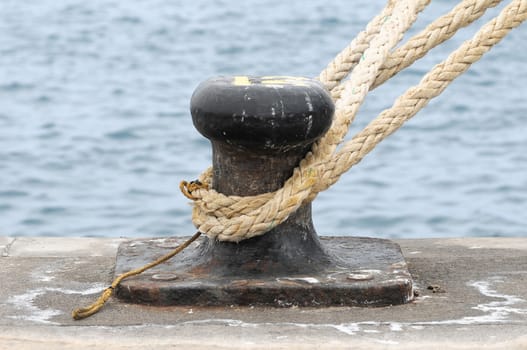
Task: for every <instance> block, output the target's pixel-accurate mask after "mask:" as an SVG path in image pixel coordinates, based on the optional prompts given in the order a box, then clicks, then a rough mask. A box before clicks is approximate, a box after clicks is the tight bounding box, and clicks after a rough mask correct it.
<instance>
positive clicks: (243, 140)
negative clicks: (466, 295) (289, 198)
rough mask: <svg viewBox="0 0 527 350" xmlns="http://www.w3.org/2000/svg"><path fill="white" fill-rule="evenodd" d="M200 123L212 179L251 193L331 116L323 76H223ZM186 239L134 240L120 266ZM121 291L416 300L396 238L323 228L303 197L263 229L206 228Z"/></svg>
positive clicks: (294, 300)
mask: <svg viewBox="0 0 527 350" xmlns="http://www.w3.org/2000/svg"><path fill="white" fill-rule="evenodd" d="M191 112H192V118H193V121H194V125H195V126H196V128H197V129H198V131H200V132H201V133H202V134H203V135H204V136H205V137H207V138H208V139H209V140H210V141H211V143H212V149H213V179H212V187H213V188H214V189H215V190H217V191H218V192H220V193H223V194H226V195H239V196H249V195H256V194H261V193H266V192H271V191H275V190H277V189H279V188H280V187H281V186H282V185H283V183H284V182H285V181H286V180H287V179H288V178H289V177H290V176H291V175H292V173H293V169H294V168H295V167H296V166H297V165H298V164H299V162H300V160H301V159H302V158H304V156H305V155H306V153H307V152H308V151H309V150H310V148H311V146H312V144H313V142H315V141H316V140H317V139H319V138H320V137H322V135H323V134H324V133H325V132H326V131H327V130H328V128H329V127H330V125H331V121H332V115H333V112H334V106H333V103H332V101H331V98H330V96H329V95H328V94H327V92H326V91H325V90H324V88H323V87H322V85H321V84H320V83H318V82H317V81H315V80H311V79H305V78H294V77H245V76H241V77H240V76H238V77H220V78H215V79H210V80H208V81H205V82H204V83H202V84H201V85H200V86H199V87H198V88H197V89H196V91H195V92H194V95H193V97H192V101H191ZM181 241H182V239H180V238H167V239H150V240H148V239H145V240H133V241H130V242H125V243H123V244H122V245H121V246H120V248H119V251H118V255H117V263H116V271H115V273H116V275H119V274H120V273H123V272H125V271H127V270H130V269H131V268H133V267H136V266H141V265H142V264H144V263H145V262H148V261H152V260H154V259H155V258H156V257H158V256H160V255H162V254H163V253H165V252H166V251H167V250H169V249H170V248H173V247H174V246H176V245H177V244H179V243H180V242H181ZM117 296H118V297H119V298H121V299H123V300H127V301H131V302H139V303H148V304H158V305H232V304H237V305H277V306H292V305H306V306H307V305H310V306H318V305H377V306H381V305H389V304H401V303H405V302H408V301H409V300H411V299H412V279H411V276H410V274H409V272H408V270H407V267H406V263H405V262H404V258H403V256H402V254H401V251H400V248H399V246H398V245H397V244H396V243H394V242H391V241H388V240H383V239H374V238H364V237H322V238H321V239H319V237H318V236H317V234H316V232H315V229H314V227H313V223H312V218H311V204H310V203H308V204H303V205H302V206H301V207H300V208H299V209H298V210H297V211H296V212H295V213H293V214H292V215H290V217H289V218H288V219H287V220H286V221H285V222H283V223H282V224H280V225H278V226H276V227H274V228H273V229H271V230H270V231H269V232H267V233H266V234H264V235H262V236H258V237H253V238H250V239H246V240H243V241H240V242H238V243H234V242H221V241H218V240H216V239H211V238H208V237H204V238H203V239H201V240H200V241H199V242H197V243H195V244H193V245H192V246H191V247H189V248H188V249H187V250H185V251H183V252H182V253H181V254H180V255H178V256H176V257H175V258H174V259H173V260H171V261H170V262H168V263H166V264H163V265H160V266H157V267H155V268H154V269H152V271H149V273H148V274H146V273H144V274H143V275H140V276H136V277H133V278H129V279H127V280H125V281H123V282H122V283H121V285H120V286H119V288H118V290H117Z"/></svg>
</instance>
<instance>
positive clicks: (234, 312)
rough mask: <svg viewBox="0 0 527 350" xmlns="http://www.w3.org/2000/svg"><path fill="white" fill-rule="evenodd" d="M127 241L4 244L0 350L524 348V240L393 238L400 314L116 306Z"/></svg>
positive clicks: (395, 309)
mask: <svg viewBox="0 0 527 350" xmlns="http://www.w3.org/2000/svg"><path fill="white" fill-rule="evenodd" d="M122 241H123V239H104V238H103V239H100V238H41V237H21V238H10V237H0V278H1V283H0V306H1V307H0V349H59V350H61V349H72V348H75V349H95V348H104V349H107V350H111V349H142V350H144V349H156V350H159V349H172V348H181V349H209V348H215V349H233V348H242V349H350V348H353V349H438V348H443V349H480V348H484V349H527V238H460V239H419V240H397V243H399V244H400V245H401V248H402V250H403V254H404V256H405V258H406V261H407V263H408V265H409V270H410V272H411V273H412V276H413V278H414V283H415V285H416V294H417V296H416V298H415V300H414V301H413V302H412V303H410V304H406V305H400V306H391V307H381V308H360V307H330V308H297V307H294V308H264V307H237V306H231V307H205V308H200V307H149V306H142V305H134V304H126V303H122V302H119V301H118V300H116V299H111V300H110V302H109V303H108V304H107V305H106V306H105V307H104V308H103V309H102V310H101V312H99V313H98V314H96V315H94V316H92V317H90V318H88V319H85V320H82V321H73V320H72V319H71V316H70V314H71V310H72V309H74V308H76V307H79V306H86V305H88V304H90V303H91V302H93V301H94V300H95V298H96V297H97V296H98V295H99V293H100V292H101V291H102V289H104V288H105V287H107V286H108V285H109V284H110V283H111V279H112V274H113V269H114V266H115V255H116V250H117V247H118V245H119V243H120V242H122Z"/></svg>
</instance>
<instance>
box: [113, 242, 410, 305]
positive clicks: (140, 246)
mask: <svg viewBox="0 0 527 350" xmlns="http://www.w3.org/2000/svg"><path fill="white" fill-rule="evenodd" d="M185 239H186V237H171V238H157V239H134V240H131V241H127V242H123V243H122V244H121V245H120V246H119V250H118V252H117V261H116V268H115V276H118V275H120V274H122V273H125V272H127V271H129V270H132V269H135V268H138V267H141V266H143V265H145V264H147V263H149V262H151V261H154V260H155V259H157V258H159V257H160V256H162V255H164V254H167V253H168V252H170V251H171V250H172V249H174V248H175V247H177V246H178V245H179V244H181V243H183V242H184V241H185ZM204 239H206V238H201V239H199V240H198V241H196V242H194V243H193V244H192V245H190V246H189V247H188V248H187V249H185V250H184V251H183V252H181V253H180V254H179V255H177V256H175V257H174V258H172V259H171V260H169V261H168V262H165V263H164V264H161V265H159V266H156V267H154V268H152V269H151V270H148V271H146V272H144V273H143V274H141V275H139V276H134V277H130V278H128V279H126V280H124V281H123V282H121V284H120V285H119V287H118V288H117V293H116V295H117V297H118V298H119V299H121V300H123V301H128V302H133V303H140V304H148V305H162V306H168V305H192V306H209V305H210V306H212V305H217V306H219V305H269V306H281V307H287V306H330V305H356V306H386V305H396V304H404V303H407V302H409V301H411V300H412V298H413V290H412V285H413V282H412V277H411V275H410V273H409V272H408V269H407V265H406V262H405V260H404V257H403V255H402V252H401V249H400V247H399V245H398V244H397V243H395V242H393V241H390V240H386V239H378V238H368V237H320V241H321V243H322V246H323V248H324V250H325V251H326V252H327V253H328V254H329V255H330V256H332V257H333V258H334V260H335V261H336V264H334V265H332V266H329V267H325V268H323V269H321V270H319V271H314V272H313V273H309V274H280V275H277V274H274V275H262V274H255V275H253V276H251V275H243V276H230V275H228V274H215V273H214V271H211V270H208V271H207V269H202V268H199V266H198V267H196V266H193V262H194V263H195V261H196V256H197V255H199V253H198V252H199V250H200V245H202V244H203V241H204ZM306 259H308V257H306Z"/></svg>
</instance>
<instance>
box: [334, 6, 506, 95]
mask: <svg viewBox="0 0 527 350" xmlns="http://www.w3.org/2000/svg"><path fill="white" fill-rule="evenodd" d="M500 2H501V0H465V1H463V2H461V3H460V4H458V5H457V6H455V7H454V8H453V9H452V10H451V11H450V12H448V13H447V14H445V15H444V16H441V17H439V18H438V19H436V20H435V21H434V22H432V23H430V24H429V25H428V26H427V27H426V28H425V29H423V30H422V31H421V32H419V33H418V34H416V35H414V36H413V37H411V38H410V39H408V41H407V42H406V43H405V44H404V45H402V46H401V47H399V48H397V49H396V50H395V51H394V52H393V53H392V54H391V55H390V56H389V57H388V59H387V60H386V62H385V63H384V64H383V66H382V68H381V71H380V72H379V74H378V75H377V79H375V82H374V83H373V86H372V90H373V89H375V88H376V87H378V86H379V85H381V84H383V83H384V82H386V81H387V80H388V79H390V78H391V77H393V76H394V75H395V74H397V73H399V72H400V71H402V70H403V69H405V68H407V67H409V66H410V65H412V64H413V63H414V62H415V61H417V60H418V59H420V58H423V57H424V56H425V55H426V54H427V53H428V51H430V50H431V49H433V48H434V47H436V46H438V45H440V44H442V43H444V42H445V41H447V40H448V39H450V38H451V37H452V36H453V35H454V34H455V33H457V31H458V30H459V29H461V28H463V27H466V26H468V25H469V24H471V23H473V22H474V21H475V20H477V19H478V18H480V17H481V16H483V15H484V14H485V12H486V10H487V9H489V8H491V7H495V6H496V5H498V4H499V3H500ZM352 59H357V58H356V57H350V61H351V60H352ZM353 63H354V62H353V61H351V62H347V66H350V67H352V66H353ZM342 90H343V86H342V85H336V86H333V87H332V90H331V96H332V97H333V99H334V100H338V99H340V95H341V93H342Z"/></svg>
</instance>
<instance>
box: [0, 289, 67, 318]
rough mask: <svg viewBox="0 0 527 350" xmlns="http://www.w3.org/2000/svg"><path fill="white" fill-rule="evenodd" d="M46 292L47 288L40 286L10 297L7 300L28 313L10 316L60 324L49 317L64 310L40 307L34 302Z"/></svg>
mask: <svg viewBox="0 0 527 350" xmlns="http://www.w3.org/2000/svg"><path fill="white" fill-rule="evenodd" d="M45 293H46V291H45V288H39V289H34V290H30V291H28V292H26V293H24V294H19V295H15V296H12V297H10V298H9V299H8V300H7V303H9V304H12V305H14V306H15V308H16V309H18V310H20V311H24V312H25V313H26V315H14V316H9V318H12V319H19V320H25V321H32V322H37V323H45V324H52V325H58V323H57V322H51V321H49V319H50V318H52V317H54V316H58V315H61V314H62V311H60V310H55V309H39V308H38V307H37V306H35V304H34V302H35V299H36V298H37V297H39V296H41V295H43V294H45Z"/></svg>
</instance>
